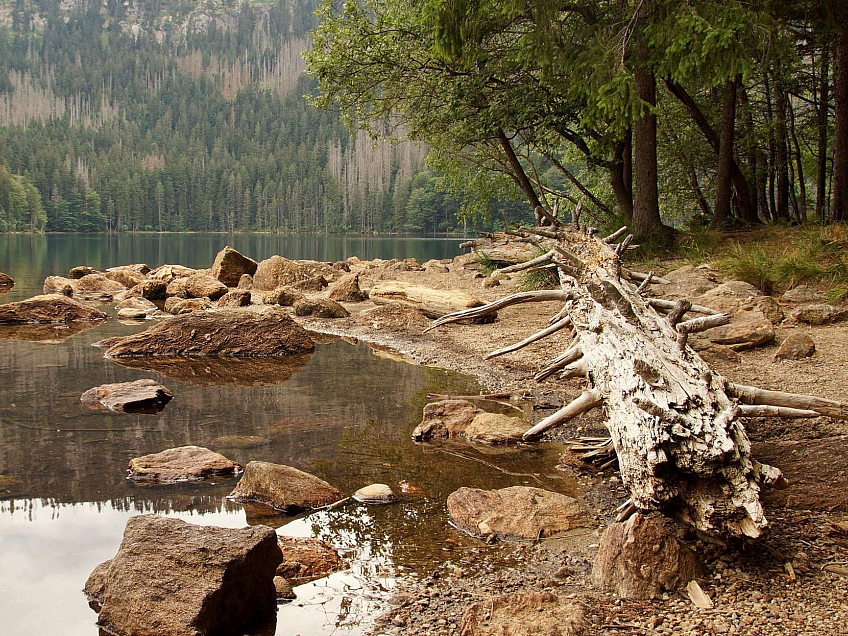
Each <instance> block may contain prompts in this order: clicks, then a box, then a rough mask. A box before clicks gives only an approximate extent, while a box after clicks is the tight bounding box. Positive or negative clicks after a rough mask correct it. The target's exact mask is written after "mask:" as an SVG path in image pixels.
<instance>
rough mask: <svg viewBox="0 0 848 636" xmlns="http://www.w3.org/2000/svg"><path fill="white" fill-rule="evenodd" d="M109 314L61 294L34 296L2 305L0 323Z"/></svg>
mask: <svg viewBox="0 0 848 636" xmlns="http://www.w3.org/2000/svg"><path fill="white" fill-rule="evenodd" d="M108 317H109V315H108V314H106V313H104V312H102V311H100V310H99V309H95V308H94V307H89V306H88V305H84V304H83V303H81V302H79V301H76V300H73V299H72V298H68V297H67V296H63V295H61V294H45V295H43V296H33V297H32V298H28V299H27V300H21V301H19V302H16V303H7V304H5V305H0V324H33V323H43V322H44V323H46V322H74V321H90V320H106V319H107V318H108Z"/></svg>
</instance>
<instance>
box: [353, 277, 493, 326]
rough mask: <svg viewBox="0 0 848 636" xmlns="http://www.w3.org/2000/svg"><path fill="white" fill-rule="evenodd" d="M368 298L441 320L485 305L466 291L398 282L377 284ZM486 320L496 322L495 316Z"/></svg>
mask: <svg viewBox="0 0 848 636" xmlns="http://www.w3.org/2000/svg"><path fill="white" fill-rule="evenodd" d="M368 297H369V298H370V299H371V300H372V301H373V302H374V303H376V304H384V303H387V302H398V303H403V304H405V305H408V306H410V307H412V308H414V309H417V310H418V311H420V312H421V313H422V314H424V315H425V316H427V317H428V318H439V317H441V316H444V315H445V314H449V313H452V312H454V311H460V310H463V309H471V308H472V307H480V306H482V305H483V301H481V300H480V299H479V298H477V297H476V296H474V295H472V294H469V293H467V292H464V291H457V290H444V289H432V288H430V287H423V286H421V285H413V284H411V283H406V282H403V281H397V280H388V281H386V280H384V281H380V282H378V283H376V284H375V285H374V286H373V287H371V289H370V290H369V292H368ZM486 318H487V321H488V322H491V321H492V320H494V314H492V315H490V316H487V317H486ZM481 320H482V319H481Z"/></svg>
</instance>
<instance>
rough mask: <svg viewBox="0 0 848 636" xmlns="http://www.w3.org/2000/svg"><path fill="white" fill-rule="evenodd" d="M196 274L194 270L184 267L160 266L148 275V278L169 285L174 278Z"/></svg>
mask: <svg viewBox="0 0 848 636" xmlns="http://www.w3.org/2000/svg"><path fill="white" fill-rule="evenodd" d="M195 273H197V270H196V269H192V268H190V267H184V266H182V265H161V266H160V267H157V268H156V269H154V270H153V271H152V272H150V273H149V274H148V276H149V277H150V278H155V279H156V280H163V281H165V282H166V283H170V282H171V281H173V280H174V279H175V278H187V277H189V276H191V275H192V274H195Z"/></svg>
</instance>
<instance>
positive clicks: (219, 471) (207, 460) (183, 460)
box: [128, 446, 241, 484]
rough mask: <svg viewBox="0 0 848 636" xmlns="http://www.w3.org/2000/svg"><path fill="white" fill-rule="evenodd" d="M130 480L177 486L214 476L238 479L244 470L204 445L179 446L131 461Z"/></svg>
mask: <svg viewBox="0 0 848 636" xmlns="http://www.w3.org/2000/svg"><path fill="white" fill-rule="evenodd" d="M128 470H129V478H130V479H132V480H134V481H154V482H159V483H166V484H170V483H177V482H183V481H201V480H204V479H210V478H215V477H224V478H229V477H235V476H236V475H238V473H239V471H240V470H241V466H239V465H238V464H237V463H235V462H234V461H231V460H229V459H227V458H226V457H224V456H223V455H221V454H220V453H216V452H214V451H211V450H209V449H208V448H203V447H202V446H180V447H178V448H169V449H167V450H164V451H162V452H161V453H152V454H150V455H144V456H142V457H135V458H133V459H131V460H130V464H129V469H128Z"/></svg>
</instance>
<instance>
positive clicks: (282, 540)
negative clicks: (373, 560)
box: [277, 536, 347, 585]
mask: <svg viewBox="0 0 848 636" xmlns="http://www.w3.org/2000/svg"><path fill="white" fill-rule="evenodd" d="M277 544H278V545H279V546H280V551H281V552H282V553H283V562H282V563H280V565H279V566H277V576H282V577H283V578H285V579H287V580H289V581H291V582H292V583H296V584H298V585H300V584H302V583H306V582H307V581H314V580H315V579H320V578H323V577H325V576H328V575H330V574H332V573H333V572H338V571H339V570H344V569H345V568H346V567H347V563H345V561H344V559H342V558H341V556H339V553H338V552H336V550H335V548H333V546H331V545H330V544H329V543H327V542H326V541H321V540H320V539H312V538H309V537H284V536H278V537H277Z"/></svg>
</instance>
